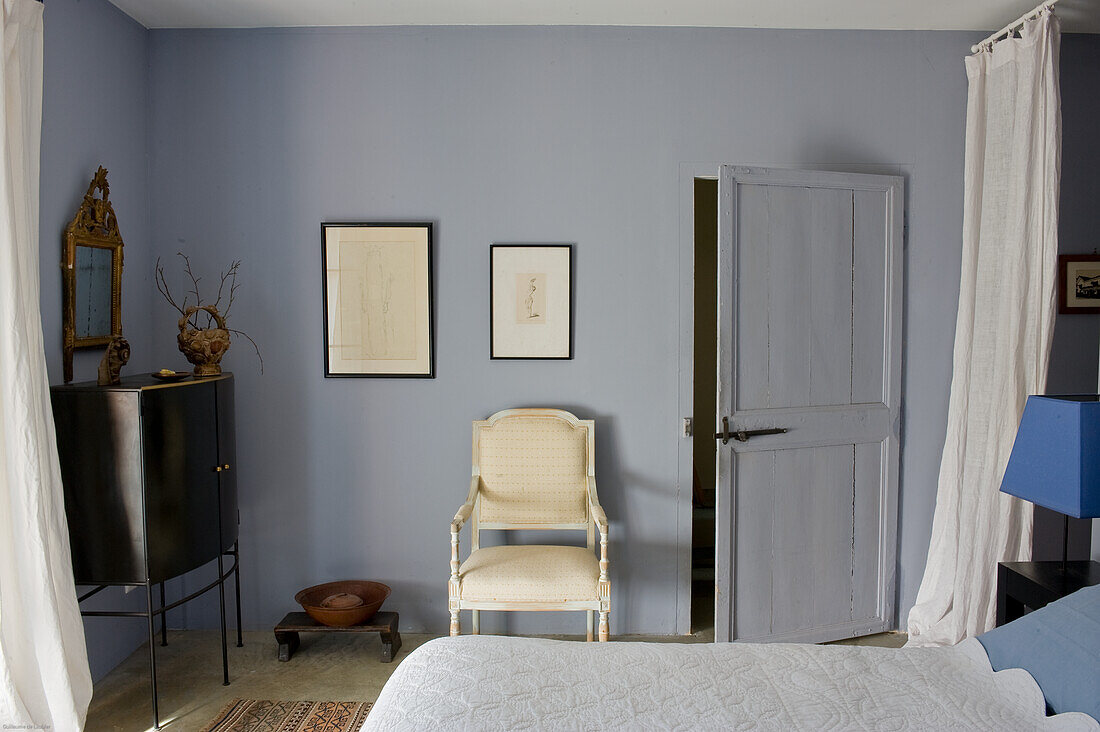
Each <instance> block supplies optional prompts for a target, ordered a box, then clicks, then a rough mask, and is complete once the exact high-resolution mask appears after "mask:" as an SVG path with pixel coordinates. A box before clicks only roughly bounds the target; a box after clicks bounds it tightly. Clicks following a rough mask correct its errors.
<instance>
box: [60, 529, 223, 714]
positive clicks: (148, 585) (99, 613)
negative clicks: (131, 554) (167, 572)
mask: <svg viewBox="0 0 1100 732" xmlns="http://www.w3.org/2000/svg"><path fill="white" fill-rule="evenodd" d="M225 556H231V557H233V566H232V567H230V568H229V569H228V571H222V565H223V557H225ZM240 563H241V556H240V548H239V546H238V543H237V542H234V543H233V549H232V550H231V551H228V552H224V553H223V554H219V555H218V578H217V579H216V580H214V581H213V582H211V583H210V584H208V585H206V587H203V588H202V589H201V590H197V591H196V592H192V593H191V594H190V595H188V596H187V597H184V598H181V599H179V600H176V601H175V602H173V603H172V604H171V605H165V604H164V583H163V582H160V583H159V584H160V607H159V608H154V607H153V586H154V584H156V583H152V582H145V583H143V584H135V583H130V582H110V583H107V584H101V585H99V586H97V587H95V588H94V589H92V590H89V591H88V592H85V593H84V594H83V595H81V596H80V597H79V598H77V602H84V601H85V600H87V599H88V598H89V597H91V596H92V595H95V594H98V593H99V592H101V591H103V590H105V589H107V588H108V587H144V588H145V607H146V610H145V611H144V612H142V611H140V610H132V611H122V610H118V611H116V610H81V611H80V614H81V615H84V616H86V617H107V618H145V619H146V622H147V624H148V626H149V686H150V692H151V695H152V700H153V728H154V729H160V710H159V704H158V701H157V651H156V635H157V634H156V630H155V627H154V626H155V623H154V618H156V617H157V616H158V615H159V616H160V636H161V640H160V644H161V645H162V646H167V645H168V611H169V610H174V609H175V608H177V607H179V606H180V605H183V604H184V603H187V602H190V601H191V600H194V599H195V598H196V597H199V596H200V595H203V594H205V593H206V592H208V591H210V590H212V589H214V588H215V587H217V588H218V596H219V597H218V600H219V602H218V607H219V610H220V613H221V631H222V678H223V681H222V685H223V686H229V648H228V645H227V643H226V626H225V581H226V580H227V579H229V576H230V575H233V580H234V581H233V584H234V590H235V595H236V608H237V648H243V647H244V638H243V637H242V635H241V573H240Z"/></svg>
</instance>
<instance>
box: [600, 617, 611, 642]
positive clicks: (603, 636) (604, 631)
mask: <svg viewBox="0 0 1100 732" xmlns="http://www.w3.org/2000/svg"><path fill="white" fill-rule="evenodd" d="M609 614H610V613H608V612H607V611H606V610H601V611H600V643H605V642H607V636H608V627H607V616H608V615H609Z"/></svg>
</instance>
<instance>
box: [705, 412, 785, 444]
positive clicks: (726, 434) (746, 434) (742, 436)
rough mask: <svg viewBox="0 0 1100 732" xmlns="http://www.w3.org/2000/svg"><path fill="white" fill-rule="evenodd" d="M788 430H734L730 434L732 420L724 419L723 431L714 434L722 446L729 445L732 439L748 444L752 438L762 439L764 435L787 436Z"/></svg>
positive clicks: (776, 428)
mask: <svg viewBox="0 0 1100 732" xmlns="http://www.w3.org/2000/svg"><path fill="white" fill-rule="evenodd" d="M786 432H787V429H786V428H785V427H769V428H768V429H764V430H734V431H732V432H730V418H729V417H722V431H721V432H716V433H715V434H714V439H716V440H721V441H722V444H723V445H725V444H727V443H729V441H730V439H734V440H737V441H738V442H748V441H749V438H750V437H761V436H763V435H782V434H786Z"/></svg>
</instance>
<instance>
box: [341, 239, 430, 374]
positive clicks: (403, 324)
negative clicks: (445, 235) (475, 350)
mask: <svg viewBox="0 0 1100 732" xmlns="http://www.w3.org/2000/svg"><path fill="white" fill-rule="evenodd" d="M321 272H322V274H323V277H322V290H323V291H324V299H325V303H324V305H325V310H324V319H325V376H382V377H406V378H427V379H430V378H433V377H434V376H435V370H434V359H435V354H434V350H435V348H434V346H435V335H434V331H433V325H434V322H433V321H434V317H433V307H432V225H431V224H430V223H378V224H373V223H354V224H342V223H334V224H321Z"/></svg>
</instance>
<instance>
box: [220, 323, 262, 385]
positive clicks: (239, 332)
mask: <svg viewBox="0 0 1100 732" xmlns="http://www.w3.org/2000/svg"><path fill="white" fill-rule="evenodd" d="M226 330H228V331H229V332H230V333H236V334H237V335H241V336H244V337H245V338H247V339H248V342H249V343H251V344H252V347H253V348H255V349H256V358H258V359H260V374H261V375H262V374H263V372H264V357H263V356H261V355H260V347H259V346H257V345H256V341H254V340H252V336H250V335H248V334H247V333H245V332H244V331H243V330H237V329H235V328H226Z"/></svg>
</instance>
